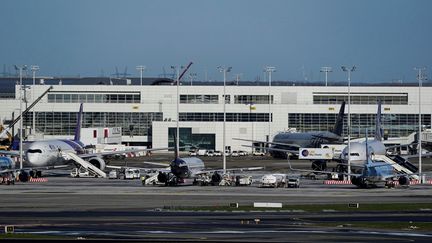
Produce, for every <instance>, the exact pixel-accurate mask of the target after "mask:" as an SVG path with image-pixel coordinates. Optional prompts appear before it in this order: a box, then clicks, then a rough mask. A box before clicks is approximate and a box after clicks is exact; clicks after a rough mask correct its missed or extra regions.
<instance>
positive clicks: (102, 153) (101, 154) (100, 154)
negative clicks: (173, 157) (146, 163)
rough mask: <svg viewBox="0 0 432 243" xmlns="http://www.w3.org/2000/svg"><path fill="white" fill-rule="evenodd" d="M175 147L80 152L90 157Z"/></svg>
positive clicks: (81, 156)
mask: <svg viewBox="0 0 432 243" xmlns="http://www.w3.org/2000/svg"><path fill="white" fill-rule="evenodd" d="M168 149H173V148H172V147H167V148H151V149H130V150H123V151H109V152H100V153H91V154H78V156H79V157H80V158H90V157H95V156H107V155H116V154H126V153H135V152H143V151H157V150H168Z"/></svg>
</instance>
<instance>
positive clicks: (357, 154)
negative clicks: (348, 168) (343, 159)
mask: <svg viewBox="0 0 432 243" xmlns="http://www.w3.org/2000/svg"><path fill="white" fill-rule="evenodd" d="M351 156H360V154H359V153H351Z"/></svg>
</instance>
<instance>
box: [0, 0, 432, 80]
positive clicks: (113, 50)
mask: <svg viewBox="0 0 432 243" xmlns="http://www.w3.org/2000/svg"><path fill="white" fill-rule="evenodd" d="M431 9H432V1H429V0H380V1H376V0H362V1H354V0H326V1H324V0H217V1H216V0H182V1H176V0H73V1H70V0H38V1H32V0H2V1H1V2H0V23H1V25H2V27H1V30H0V31H1V33H2V34H1V35H0V71H1V72H3V66H4V65H6V67H7V69H9V68H12V67H13V65H14V64H17V65H24V64H26V65H38V66H39V67H40V71H39V72H38V74H39V75H47V76H57V75H80V76H99V75H102V74H103V75H104V76H110V75H113V74H114V73H115V72H116V71H115V68H116V67H117V68H118V70H119V72H124V70H125V68H126V67H127V68H128V69H127V72H128V73H130V74H131V75H132V76H139V72H138V71H137V70H136V66H137V65H145V66H146V67H147V69H146V71H145V72H144V76H146V77H155V76H156V77H157V76H160V75H163V74H164V73H165V74H166V75H171V74H172V73H173V70H172V69H171V66H173V65H174V66H181V65H184V66H186V65H187V64H188V63H189V62H191V61H192V62H193V63H194V64H193V65H192V67H191V69H190V72H191V73H196V74H197V77H196V80H205V79H207V80H222V77H223V76H222V74H221V73H219V72H218V70H217V67H218V66H225V67H232V71H231V72H230V73H228V80H233V79H234V77H235V75H239V77H240V80H252V81H254V80H258V79H259V80H262V81H263V80H264V79H265V78H264V75H265V74H264V73H263V68H264V67H265V66H274V67H276V72H275V73H273V80H308V81H321V80H324V73H320V68H321V67H323V66H329V67H332V69H333V72H332V73H329V80H330V81H332V80H334V81H340V80H346V79H347V73H344V72H343V71H341V68H340V67H341V66H342V65H346V66H352V65H355V66H356V67H357V69H356V71H355V72H354V73H352V79H351V80H352V82H384V81H395V80H402V81H403V82H408V81H415V80H416V72H415V70H414V67H418V66H419V67H423V66H424V67H427V68H428V69H426V70H427V71H426V73H427V74H430V73H431V69H432V55H431V44H432V18H431V17H432V15H431V13H432V11H431Z"/></svg>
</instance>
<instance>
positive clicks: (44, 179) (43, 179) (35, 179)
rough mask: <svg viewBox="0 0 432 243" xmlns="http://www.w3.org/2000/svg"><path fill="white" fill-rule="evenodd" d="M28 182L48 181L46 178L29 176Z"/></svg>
mask: <svg viewBox="0 0 432 243" xmlns="http://www.w3.org/2000/svg"><path fill="white" fill-rule="evenodd" d="M29 182H48V178H30V179H29Z"/></svg>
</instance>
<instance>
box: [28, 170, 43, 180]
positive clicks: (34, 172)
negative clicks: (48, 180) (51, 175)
mask: <svg viewBox="0 0 432 243" xmlns="http://www.w3.org/2000/svg"><path fill="white" fill-rule="evenodd" d="M29 175H30V177H32V178H40V177H42V171H40V170H31V171H30V172H29Z"/></svg>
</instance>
